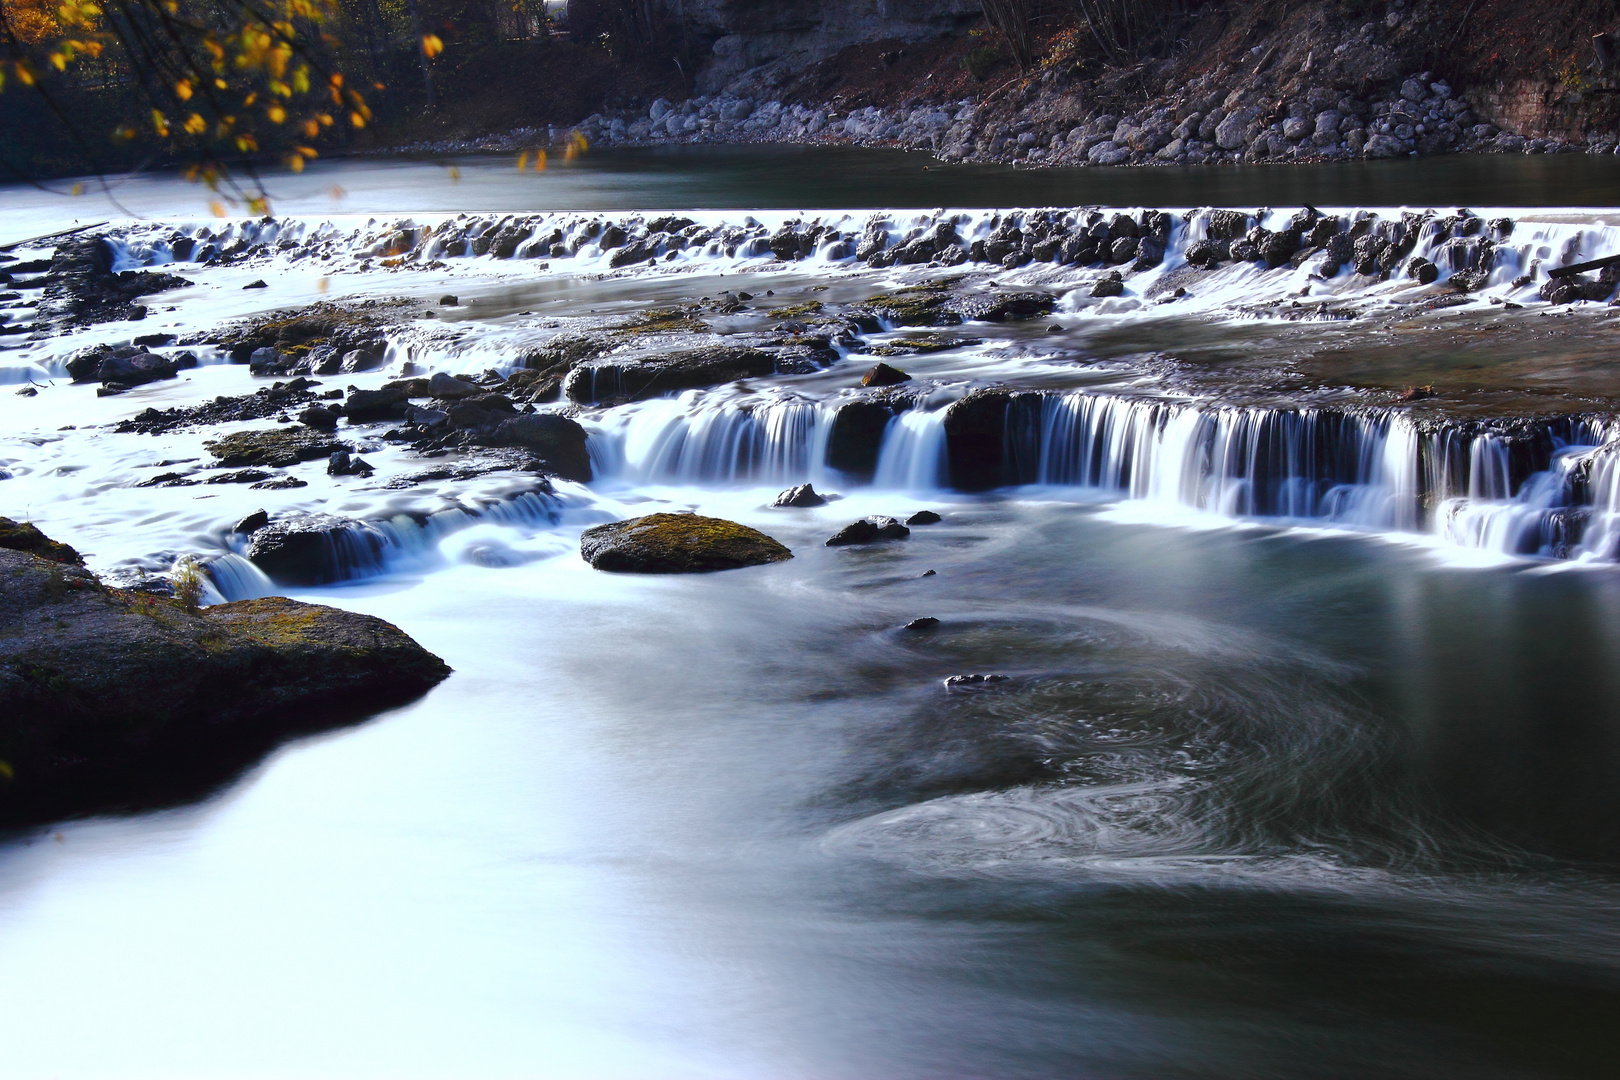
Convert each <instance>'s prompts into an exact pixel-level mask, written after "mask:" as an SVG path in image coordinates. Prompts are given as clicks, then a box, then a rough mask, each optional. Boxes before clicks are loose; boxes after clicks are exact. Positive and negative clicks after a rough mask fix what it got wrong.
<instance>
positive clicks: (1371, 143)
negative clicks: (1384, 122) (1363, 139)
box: [1362, 135, 1407, 158]
mask: <svg viewBox="0 0 1620 1080" xmlns="http://www.w3.org/2000/svg"><path fill="white" fill-rule="evenodd" d="M1406 152H1407V151H1406V147H1404V146H1402V145H1401V141H1400V140H1399V139H1397V138H1394V137H1393V136H1390V135H1374V136H1372V137H1370V138H1369V139H1368V140H1367V145H1366V146H1364V147H1362V153H1364V154H1366V155H1367V156H1368V157H1371V158H1392V157H1401V156H1402V155H1404V154H1405V153H1406Z"/></svg>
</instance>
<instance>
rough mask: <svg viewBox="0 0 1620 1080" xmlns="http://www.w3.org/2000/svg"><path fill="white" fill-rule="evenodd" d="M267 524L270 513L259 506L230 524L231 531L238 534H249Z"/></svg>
mask: <svg viewBox="0 0 1620 1080" xmlns="http://www.w3.org/2000/svg"><path fill="white" fill-rule="evenodd" d="M268 524H270V515H269V514H268V513H266V512H265V511H264V510H263V509H262V508H261V509H258V510H255V511H253V513H251V514H249V515H248V516H247V517H245V518H243V519H242V520H240V521H238V522H237V523H236V524H235V525H232V526H231V532H233V533H236V534H238V535H239V536H251V535H253V534H254V533H256V532H258V531H259V530H260V529H262V528H264V527H265V526H266V525H268Z"/></svg>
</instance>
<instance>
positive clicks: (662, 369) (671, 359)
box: [563, 345, 776, 404]
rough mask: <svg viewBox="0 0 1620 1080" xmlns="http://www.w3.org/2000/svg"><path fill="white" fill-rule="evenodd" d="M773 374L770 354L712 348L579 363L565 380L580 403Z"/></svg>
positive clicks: (636, 397)
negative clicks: (651, 356) (637, 358)
mask: <svg viewBox="0 0 1620 1080" xmlns="http://www.w3.org/2000/svg"><path fill="white" fill-rule="evenodd" d="M775 372H776V361H775V359H774V358H773V357H772V356H771V354H770V353H767V352H764V351H762V350H760V349H755V348H751V347H748V346H741V345H711V346H706V347H704V348H701V349H691V350H688V351H685V352H678V353H671V354H669V355H667V356H662V357H653V358H647V359H644V360H603V361H594V362H591V363H586V364H581V365H580V366H578V367H576V368H574V369H573V370H572V371H570V372H569V373H568V377H567V378H566V379H564V380H563V393H564V394H566V395H567V396H568V399H569V400H570V401H577V402H580V403H582V404H588V403H591V402H596V401H603V400H608V399H613V398H621V397H622V398H629V399H631V400H640V399H642V398H647V397H657V396H659V395H662V394H669V393H674V392H675V391H678V390H690V389H693V388H697V387H706V386H716V385H719V384H721V383H728V382H733V381H735V380H737V379H750V378H760V377H763V376H766V375H771V374H774V373H775Z"/></svg>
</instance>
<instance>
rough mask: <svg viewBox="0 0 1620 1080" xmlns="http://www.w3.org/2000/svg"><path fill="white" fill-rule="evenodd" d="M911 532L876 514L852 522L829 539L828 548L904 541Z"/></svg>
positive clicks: (889, 518)
mask: <svg viewBox="0 0 1620 1080" xmlns="http://www.w3.org/2000/svg"><path fill="white" fill-rule="evenodd" d="M910 535H911V530H910V529H908V528H906V527H905V526H904V525H902V524H900V523H899V522H898V521H896V520H894V518H892V517H883V516H881V515H877V514H874V515H872V516H871V517H864V518H861V519H860V520H859V521H852V522H850V523H849V524H848V525H845V526H844V527H843V528H842V529H839V530H838V531H837V532H836V533H834V534H833V535H832V536H830V537H828V538H827V544H826V546H827V547H848V546H849V545H851V544H875V543H878V542H880V541H883V540H904V539H905V538H906V537H908V536H910Z"/></svg>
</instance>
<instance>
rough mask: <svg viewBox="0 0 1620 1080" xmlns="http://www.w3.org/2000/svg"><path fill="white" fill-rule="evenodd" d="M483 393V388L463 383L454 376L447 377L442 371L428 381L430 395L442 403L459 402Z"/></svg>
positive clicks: (435, 373)
mask: <svg viewBox="0 0 1620 1080" xmlns="http://www.w3.org/2000/svg"><path fill="white" fill-rule="evenodd" d="M483 392H484V388H483V387H481V386H474V385H473V384H472V383H470V382H462V381H461V380H460V379H458V378H456V377H455V376H454V375H446V374H445V373H444V372H442V371H437V372H434V374H433V377H432V378H431V379H429V380H428V393H429V394H431V395H432V396H433V397H436V398H438V399H439V400H440V401H459V400H460V399H462V398H469V397H472V396H473V395H474V394H482V393H483Z"/></svg>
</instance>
